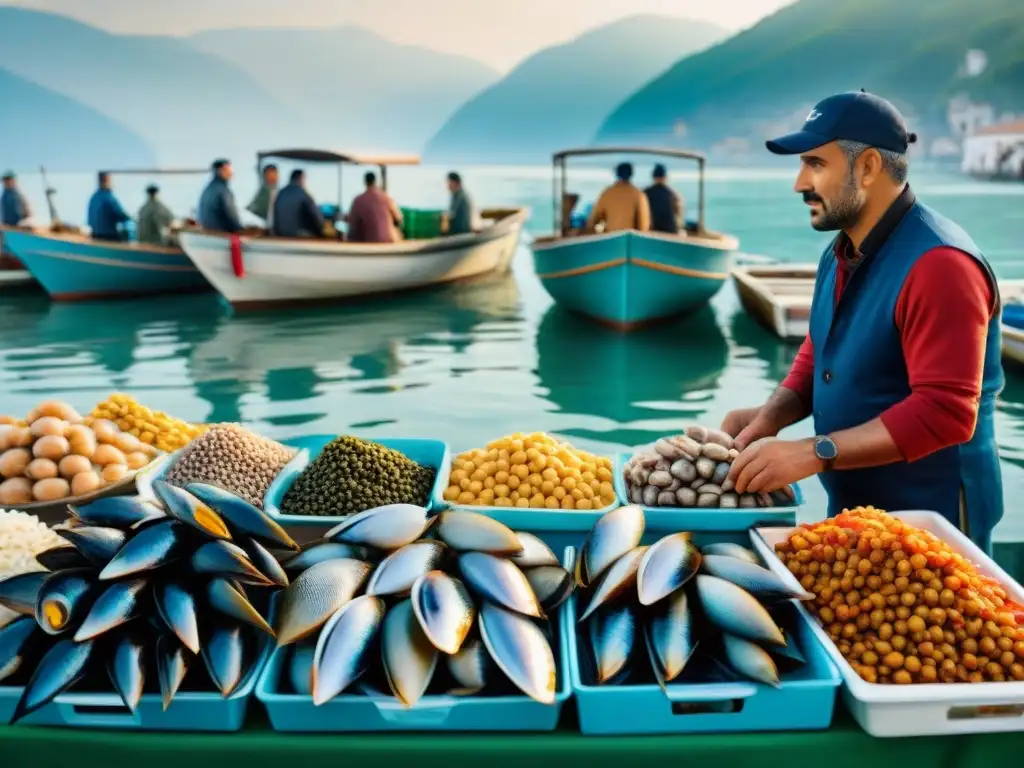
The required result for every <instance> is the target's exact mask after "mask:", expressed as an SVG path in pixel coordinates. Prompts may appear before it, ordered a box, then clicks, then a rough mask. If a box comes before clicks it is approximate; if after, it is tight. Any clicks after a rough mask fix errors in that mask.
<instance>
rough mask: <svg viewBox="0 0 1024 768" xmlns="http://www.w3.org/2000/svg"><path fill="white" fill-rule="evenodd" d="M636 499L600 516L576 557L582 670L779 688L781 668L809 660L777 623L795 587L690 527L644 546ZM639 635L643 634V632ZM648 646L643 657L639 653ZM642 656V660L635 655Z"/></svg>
mask: <svg viewBox="0 0 1024 768" xmlns="http://www.w3.org/2000/svg"><path fill="white" fill-rule="evenodd" d="M643 535H644V513H643V510H642V509H641V508H640V507H638V506H636V505H629V506H625V507H619V508H618V509H616V510H614V511H612V512H609V513H608V514H606V515H604V516H603V517H602V518H601V519H600V520H598V521H597V523H595V524H594V527H593V528H592V529H591V531H590V534H589V535H588V537H587V540H586V542H585V543H584V545H583V548H582V551H581V553H580V557H579V559H578V560H577V567H576V574H575V581H576V584H577V585H578V587H580V588H581V592H580V595H581V597H583V599H582V600H580V601H579V602H580V604H579V605H578V606H577V611H578V613H579V623H580V625H581V626H582V628H583V630H582V632H581V633H580V634H581V635H583V636H585V637H586V638H587V642H585V643H581V646H582V647H581V651H580V657H581V658H580V665H581V672H585V671H586V670H587V669H588V665H592V667H593V668H592V669H591V670H589V674H585V678H586V677H589V678H590V680H586V679H585V682H594V683H596V684H598V685H602V684H613V685H614V684H622V683H626V682H629V683H642V682H645V681H646V680H649V679H650V678H651V675H653V680H655V681H657V683H658V684H659V685H660V686H661V687H662V688H663V689H664V688H665V686H666V685H667V684H668V683H671V682H673V681H678V682H689V683H695V682H712V681H714V682H717V681H721V680H736V679H742V678H746V679H751V680H755V681H758V682H762V683H766V684H768V685H772V686H776V687H777V686H778V685H779V684H780V680H779V674H780V665H782V666H783V669H785V668H787V667H788V666H791V665H800V664H804V663H806V660H805V658H804V656H803V654H802V653H801V652H800V649H799V648H797V647H796V645H795V643H794V642H793V640H792V638H791V637H787V634H786V633H784V631H783V627H782V626H780V624H783V625H785V624H786V623H787V618H788V617H787V616H786V611H787V609H791V608H792V606H790V605H788V603H789V601H791V600H793V599H798V600H807V599H811V598H812V596H811V595H809V594H807V593H804V592H797V591H794V590H792V589H791V588H790V587H788V586H787V585H786V583H785V582H784V581H782V580H781V579H780V578H779V577H778V576H776V575H775V574H774V573H772V572H771V571H770V570H768V569H767V568H764V567H763V566H762V565H760V563H759V561H758V558H757V555H756V554H754V553H753V552H752V551H750V550H748V549H746V548H745V547H741V546H739V545H738V544H731V543H719V544H709V545H707V546H704V547H703V548H701V549H698V548H697V547H696V546H695V545H694V544H693V542H692V541H691V536H690V534H689V533H673V534H670V535H667V536H664V537H662V538H661V539H659V540H658V541H657V542H655V543H654V544H651V545H650V546H641V545H640V541H641V539H642V538H643ZM641 635H642V638H641ZM641 645H644V646H646V654H644V653H642V652H641V651H640V650H639V649H640V646H641ZM641 656H645V657H646V662H647V663H644V661H641V659H640V658H639V657H641Z"/></svg>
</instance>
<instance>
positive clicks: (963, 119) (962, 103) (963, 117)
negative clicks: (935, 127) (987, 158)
mask: <svg viewBox="0 0 1024 768" xmlns="http://www.w3.org/2000/svg"><path fill="white" fill-rule="evenodd" d="M946 119H947V120H948V121H949V128H950V131H952V133H953V136H954V137H956V138H963V137H964V136H970V135H971V134H972V133H976V132H977V131H979V130H981V129H982V128H985V127H987V126H989V125H992V124H993V123H994V122H995V121H996V112H995V110H994V109H993V108H992V105H991V104H984V103H983V104H977V103H975V102H973V101H971V100H970V99H969V98H967V97H966V96H957V97H956V98H954V99H951V100H950V102H949V105H948V107H947V110H946Z"/></svg>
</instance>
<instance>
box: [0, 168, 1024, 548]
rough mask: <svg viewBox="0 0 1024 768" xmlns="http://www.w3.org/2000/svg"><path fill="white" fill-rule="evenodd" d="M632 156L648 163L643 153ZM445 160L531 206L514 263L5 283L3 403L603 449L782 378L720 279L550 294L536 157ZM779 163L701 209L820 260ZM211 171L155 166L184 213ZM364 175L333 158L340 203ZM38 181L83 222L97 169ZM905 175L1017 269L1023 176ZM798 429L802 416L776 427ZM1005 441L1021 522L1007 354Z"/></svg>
mask: <svg viewBox="0 0 1024 768" xmlns="http://www.w3.org/2000/svg"><path fill="white" fill-rule="evenodd" d="M637 167H638V178H645V177H646V176H647V173H648V170H647V168H646V167H645V166H644V165H640V164H638V166H637ZM447 170H449V169H447V168H429V167H420V168H409V169H402V168H396V169H393V170H392V171H391V172H390V175H389V180H390V182H391V184H390V186H391V191H392V193H393V194H394V195H395V197H396V198H397V199H398V201H399V203H400V204H402V205H409V206H420V207H428V208H441V207H443V206H444V204H445V202H446V199H447V192H446V190H445V188H444V175H445V173H446V172H447ZM459 170H461V171H462V173H463V176H464V179H465V181H466V185H467V188H468V190H469V192H470V193H471V195H472V196H473V198H474V199H475V201H476V202H477V204H479V205H481V206H499V205H511V204H525V205H528V206H530V207H531V209H532V218H531V220H530V222H529V224H528V227H527V234H526V235H525V236H524V240H523V243H522V244H521V247H520V250H519V253H518V255H517V257H516V259H515V261H514V264H513V269H512V273H511V274H510V275H506V276H501V277H497V278H489V279H485V280H482V281H478V282H476V283H473V284H469V285H464V286H459V287H451V288H444V289H440V290H435V291H431V292H421V293H416V294H409V295H407V296H403V297H400V298H391V299H388V300H387V301H367V302H362V303H359V304H357V305H353V306H349V307H341V308H328V309H310V310H294V311H293V310H289V311H282V312H271V313H260V314H241V315H233V314H232V313H231V311H230V310H228V309H226V308H224V307H222V306H221V304H220V303H219V302H218V300H217V299H216V297H215V296H214V295H209V296H200V297H189V298H168V299H160V300H142V301H129V302H104V303H91V304H88V305H67V304H64V305H60V304H50V303H49V302H48V301H47V300H46V298H45V297H44V296H43V295H41V294H36V295H26V296H16V297H10V296H0V413H7V412H10V413H24V412H26V411H28V410H29V409H30V408H31V407H32V406H33V405H35V404H36V403H37V402H38V401H39V400H41V399H43V398H48V397H59V398H62V399H66V400H68V401H69V402H71V403H73V404H74V405H75V406H76V407H78V408H81V409H86V410H87V409H90V408H91V407H92V406H93V405H94V404H95V403H96V402H97V401H99V400H102V399H104V398H105V397H106V396H107V395H109V394H110V393H111V392H114V391H122V392H128V393H131V394H133V395H134V396H135V397H136V398H137V399H139V400H140V401H141V402H144V403H145V404H148V405H150V406H151V407H154V408H157V409H161V410H165V411H167V412H169V413H172V414H174V415H176V416H179V417H181V418H184V419H187V420H190V421H198V422H211V421H241V422H243V423H245V424H246V425H247V426H249V427H250V428H252V429H254V430H256V431H258V432H260V433H263V434H266V435H268V436H272V437H277V438H282V437H287V436H291V435H297V434H302V433H311V432H330V433H343V432H355V433H357V434H359V435H362V436H365V437H369V438H374V437H388V436H391V437H406V436H429V437H437V438H441V439H444V440H447V441H448V442H449V443H450V444H451V446H452V448H453V449H454V450H456V451H458V450H463V449H467V448H471V447H475V446H479V445H482V444H484V443H486V442H488V441H490V440H492V439H495V438H497V437H499V436H501V435H504V434H507V433H509V432H513V431H518V430H524V431H533V430H544V431H548V432H551V433H554V434H557V435H559V436H561V437H563V438H566V439H568V440H570V441H571V442H573V443H574V444H576V445H578V446H581V447H585V448H587V449H590V450H596V451H603V452H614V451H618V450H623V449H627V448H631V447H634V446H638V445H642V444H644V443H649V442H651V441H653V440H655V439H657V437H659V436H661V435H663V434H665V433H672V432H677V431H679V429H680V427H681V426H683V425H684V424H687V423H691V422H696V423H702V424H707V425H714V426H717V425H718V424H719V423H720V422H721V419H722V417H723V416H724V415H725V414H726V412H727V411H728V410H730V409H731V408H735V407H739V406H746V405H753V404H757V403H760V402H761V401H763V400H764V399H765V398H766V397H767V396H768V395H769V394H771V392H772V391H773V389H774V388H775V387H776V386H777V385H778V383H779V382H780V380H781V379H782V378H783V377H784V376H785V373H786V371H787V370H788V367H789V364H790V362H791V361H792V358H793V356H794V354H795V351H796V347H795V346H793V345H786V344H783V343H781V342H779V341H777V340H776V339H775V338H774V336H772V335H771V334H769V333H768V332H767V331H765V330H763V329H762V328H760V326H758V325H756V324H755V323H754V322H753V320H751V319H750V318H748V317H747V316H746V315H745V314H744V312H743V311H742V309H741V308H740V306H739V302H738V300H737V297H736V293H735V289H734V287H733V286H732V284H731V283H727V284H726V285H725V286H724V287H723V289H722V290H721V291H720V292H719V293H718V295H717V296H716V297H715V299H714V300H713V301H712V303H711V305H710V306H708V307H707V308H706V309H705V310H703V311H701V312H699V313H698V314H696V315H694V316H692V317H690V318H687V319H685V320H683V321H680V322H677V323H674V324H672V325H671V326H667V327H661V328H657V329H652V330H649V331H641V332H636V333H633V334H629V335H620V334H617V333H615V332H612V331H609V330H605V329H603V328H601V327H598V326H596V325H593V324H591V323H589V322H587V321H585V320H581V319H578V318H576V317H573V316H570V315H568V314H566V313H564V312H562V311H560V310H559V309H557V308H556V307H554V306H553V305H552V303H551V300H550V299H549V298H548V296H547V294H546V293H545V292H544V291H543V289H542V288H541V286H540V283H539V282H538V281H537V279H536V278H535V277H534V275H533V271H532V265H531V259H530V254H529V250H528V247H527V246H528V242H529V238H530V236H531V234H537V233H543V232H547V231H550V227H551V220H552V213H551V211H552V207H551V189H552V184H551V173H550V170H549V169H547V168H465V169H459ZM609 176H610V173H609V171H607V170H606V169H604V168H593V167H590V168H581V169H579V170H578V171H577V172H574V173H573V174H572V175H571V183H570V185H569V187H570V189H571V190H572V191H578V192H580V193H581V194H582V195H583V199H593V198H594V196H595V195H596V194H597V192H598V191H599V190H600V188H601V187H602V186H603V185H604V184H605V183H607V181H608V177H609ZM792 178H793V172H791V171H789V170H779V171H776V170H759V171H747V170H739V169H712V170H711V172H710V173H709V175H708V178H707V182H706V190H707V221H708V225H709V226H710V227H712V228H714V229H717V230H719V231H726V232H729V233H732V234H734V235H736V236H737V237H739V239H740V243H741V250H743V251H744V252H747V253H754V254H760V255H766V256H770V257H772V258H775V259H778V260H782V261H793V262H806V261H814V260H816V259H817V256H818V255H819V254H820V252H821V249H822V247H823V246H824V244H825V243H826V242H827V240H828V235H826V234H823V233H817V232H815V231H813V230H812V229H811V228H810V225H809V223H808V214H807V209H806V207H805V206H804V205H803V203H802V202H801V200H800V198H799V197H798V196H797V195H795V194H793V193H792V190H791V186H792ZM674 179H675V181H676V183H677V186H678V188H679V189H680V190H681V191H682V192H683V193H684V194H685V196H686V201H687V206H688V215H689V216H691V217H692V216H695V215H696V183H695V176H694V175H693V174H692V173H685V172H683V171H680V172H678V173H676V174H675V175H674ZM149 181H150V179H149V178H147V177H124V178H123V179H115V183H116V184H117V185H118V186H117V190H118V194H119V195H120V196H121V199H122V201H123V202H124V204H125V207H126V208H128V209H129V210H135V209H136V208H137V206H138V205H140V204H141V200H142V197H143V194H142V189H143V188H144V187H145V185H146V184H147V183H149ZM204 181H205V179H204V177H180V176H179V177H165V178H162V179H160V183H161V185H162V186H163V188H164V197H165V200H166V201H167V202H168V204H170V205H171V207H172V208H173V210H174V211H175V212H176V213H177V214H179V215H180V214H182V213H185V212H187V211H188V210H189V209H190V208H191V207H192V206H194V204H195V200H196V199H197V198H198V194H199V191H200V188H201V186H202V184H203V183H204ZM359 181H360V174H358V173H357V172H355V171H346V174H345V178H344V185H345V188H344V190H343V199H344V200H345V201H346V205H347V202H348V201H349V200H350V199H351V196H352V194H354V193H355V192H356V191H357V189H358V185H359ZM49 182H50V184H51V185H52V186H54V187H56V188H57V189H58V196H57V198H56V201H57V205H58V212H59V214H60V215H61V217H62V218H64V219H65V220H67V221H70V222H80V221H81V220H82V218H83V217H84V210H85V204H86V201H87V199H88V195H89V193H90V192H91V187H92V183H93V181H92V179H91V178H90V177H87V176H85V177H83V176H77V177H76V176H71V177H62V176H51V177H50V179H49ZM912 184H913V186H914V188H915V189H916V191H917V192H918V194H919V196H920V197H921V199H923V200H924V201H926V202H927V203H929V204H931V205H933V206H934V207H936V208H937V209H938V210H940V211H941V212H943V213H945V214H947V215H949V216H951V217H952V218H953V219H955V220H957V221H958V222H960V223H961V224H962V225H963V226H965V227H966V228H967V229H968V230H969V231H970V232H971V233H972V234H973V236H974V238H975V239H976V240H977V241H978V243H979V244H980V245H981V246H982V248H983V249H984V250H985V252H986V254H987V255H988V257H989V258H990V259H991V261H992V262H993V264H994V266H995V269H996V272H997V273H998V274H999V276H1000V277H1006V278H1019V277H1024V185H1020V184H1017V185H1013V184H997V183H987V182H977V181H972V180H970V179H967V178H965V177H961V176H959V175H956V174H953V173H950V174H941V173H936V172H932V173H929V174H924V173H922V174H919V175H918V176H914V177H912ZM22 185H23V187H24V189H25V191H26V192H27V193H28V195H29V196H30V198H31V200H32V202H33V204H34V205H35V208H36V211H37V212H39V211H41V212H43V214H44V217H45V210H46V209H45V202H44V198H43V196H42V186H43V185H42V181H41V180H40V179H39V178H38V177H25V178H23V179H22ZM310 186H311V189H312V191H313V192H314V194H315V195H316V196H317V199H318V200H319V201H325V202H326V201H335V200H336V199H337V188H338V187H337V179H336V175H335V173H334V171H333V170H325V169H316V170H315V171H313V172H312V174H311V179H310ZM235 187H236V191H237V195H238V198H239V204H240V205H239V207H242V206H244V204H245V203H246V202H248V199H249V197H250V196H251V195H252V193H253V192H254V190H255V176H254V174H253V172H252V171H251V170H248V169H245V170H242V171H239V172H238V178H237V181H236V183H235ZM810 434H811V426H810V423H809V422H808V423H804V424H800V425H797V426H795V427H792V428H790V429H788V430H786V432H784V433H783V435H784V436H794V437H796V436H806V435H810ZM998 439H999V447H1000V452H1001V454H1002V457H1003V473H1004V474H1003V477H1004V487H1005V489H1004V493H1005V498H1006V516H1005V518H1004V521H1003V523H1002V525H1001V526H1000V527H999V529H998V530H997V535H996V538H997V540H998V541H1000V542H1006V543H1009V542H1013V541H1024V510H1022V509H1021V507H1020V505H1019V503H1018V500H1019V499H1020V498H1021V497H1022V495H1024V375H1022V374H1020V373H1017V372H1014V371H1008V375H1007V384H1006V388H1005V390H1004V392H1003V393H1002V396H1001V398H1000V402H999V410H998ZM804 490H805V492H806V497H807V505H806V507H805V508H804V510H803V512H802V513H801V516H802V518H804V519H808V520H809V519H817V518H820V517H822V516H823V515H824V493H823V491H822V489H821V486H820V484H819V483H818V482H817V480H815V479H811V480H809V481H806V482H805V483H804ZM866 501H870V500H869V499H866ZM1005 551H1007V552H1008V551H1009V550H1005ZM1014 556H1015V557H1017V555H1014ZM1021 559H1022V562H1024V557H1021Z"/></svg>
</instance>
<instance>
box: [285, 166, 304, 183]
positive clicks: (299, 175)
mask: <svg viewBox="0 0 1024 768" xmlns="http://www.w3.org/2000/svg"><path fill="white" fill-rule="evenodd" d="M305 175H306V172H305V171H304V170H302V169H301V168H296V169H295V170H294V171H292V175H291V176H289V177H288V178H289V179H290V180H291V181H298V180H299V179H301V178H302V177H303V176H305Z"/></svg>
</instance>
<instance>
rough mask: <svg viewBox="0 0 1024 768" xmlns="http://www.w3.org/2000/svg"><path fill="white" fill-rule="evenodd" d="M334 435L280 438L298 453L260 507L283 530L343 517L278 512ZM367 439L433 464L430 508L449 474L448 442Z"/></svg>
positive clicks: (322, 524)
mask: <svg viewBox="0 0 1024 768" xmlns="http://www.w3.org/2000/svg"><path fill="white" fill-rule="evenodd" d="M337 437H338V436H337V435H305V436H302V437H294V438H289V439H288V440H283V441H282V442H283V443H284V444H285V445H287V446H290V447H292V448H298V449H299V452H298V454H296V456H295V458H293V459H292V460H291V461H290V462H288V463H287V464H286V465H285V467H284V469H282V470H281V473H280V474H279V475H278V476H277V477H276V478H274V482H272V483H271V484H270V487H269V488H268V489H267V495H266V498H264V500H263V510H264V511H265V512H266V513H267V514H268V515H270V516H271V517H272V518H274V519H275V520H277V522H278V523H280V524H281V525H282V526H284V527H285V528H286V529H287V528H290V527H295V528H301V527H310V528H313V527H315V528H318V529H319V528H323V529H324V530H328V529H330V528H333V527H334V526H335V525H337V524H338V523H340V522H341V521H342V520H344V519H345V518H344V517H342V516H338V517H314V516H310V515H286V514H284V513H283V512H281V500H282V499H284V495H285V493H286V492H287V491H288V489H289V488H291V486H292V483H294V482H295V479H296V478H297V477H298V476H299V475H300V474H302V472H303V470H305V469H306V467H308V466H309V465H310V464H311V463H312V462H313V461H314V460H315V459H316V457H317V456H319V455H320V452H321V451H322V450H323V449H324V447H325V446H326V445H327V444H328V443H330V442H331V441H332V440H336V439H337ZM367 439H369V438H367ZM371 442H374V443H378V444H379V445H383V446H385V447H387V448H391V449H392V450H395V451H398V452H400V453H403V454H405V455H406V456H408V457H409V458H410V459H412V460H413V461H415V462H417V463H419V464H422V465H423V466H426V467H433V468H434V469H435V470H436V471H437V476H436V477H435V479H434V487H433V489H431V493H430V496H429V497H428V501H427V510H428V511H430V510H432V509H433V500H434V499H437V498H440V496H441V494H443V493H444V489H445V487H447V485H448V476H449V475H450V474H451V464H452V461H451V451H450V450H449V449H448V444H447V443H445V442H443V441H442V440H431V439H427V438H419V437H387V438H381V439H379V440H378V439H374V440H371Z"/></svg>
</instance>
